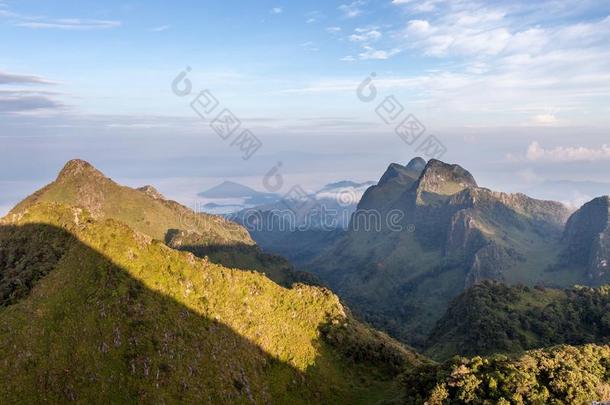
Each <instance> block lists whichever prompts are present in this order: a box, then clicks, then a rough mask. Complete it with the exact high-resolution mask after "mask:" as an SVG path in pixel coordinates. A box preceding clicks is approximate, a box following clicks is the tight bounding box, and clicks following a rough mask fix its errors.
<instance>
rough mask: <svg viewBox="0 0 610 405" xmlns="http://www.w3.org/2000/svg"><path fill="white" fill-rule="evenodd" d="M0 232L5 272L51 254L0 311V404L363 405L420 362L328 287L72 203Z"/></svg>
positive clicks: (44, 208) (40, 209)
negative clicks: (294, 280)
mask: <svg viewBox="0 0 610 405" xmlns="http://www.w3.org/2000/svg"><path fill="white" fill-rule="evenodd" d="M2 229H3V232H2V233H1V235H2V239H0V251H1V252H3V253H2V254H3V255H4V257H11V261H10V262H11V263H13V264H18V263H20V262H22V261H24V260H25V261H26V262H28V263H33V262H34V261H35V260H36V256H37V255H38V252H37V251H33V250H31V249H28V246H29V245H28V243H29V242H30V241H32V240H36V238H38V235H41V234H44V235H45V240H47V241H49V244H50V245H55V246H56V247H59V248H58V250H59V251H60V257H58V259H57V261H56V263H55V265H54V266H53V268H52V269H51V270H50V271H46V272H45V273H44V274H42V275H41V277H38V278H35V279H32V280H34V281H33V282H32V283H31V285H30V289H29V290H27V291H25V292H24V291H22V292H21V295H20V296H19V298H18V299H17V298H16V299H15V300H14V301H12V302H10V305H8V306H5V307H3V308H0V358H1V359H2V360H1V361H0V374H1V375H3V377H4V378H3V379H2V381H1V382H0V398H10V399H11V401H12V402H18V403H32V402H43V401H47V402H53V403H57V402H64V401H67V400H76V401H79V402H94V403H100V402H108V401H112V402H122V403H127V402H128V403H131V402H136V401H139V402H144V403H151V402H155V403H158V402H175V401H186V402H204V403H242V402H243V403H246V402H255V403H269V402H271V403H286V402H290V403H312V402H320V401H322V402H326V403H329V402H335V403H336V402H349V403H357V402H358V401H363V402H369V401H372V400H379V399H388V396H390V397H392V396H394V395H395V391H394V390H393V389H392V387H396V385H395V384H394V383H393V380H392V378H393V376H394V375H396V373H397V372H399V371H401V370H403V369H405V368H406V367H409V366H410V365H411V364H420V363H421V362H422V360H421V358H420V357H419V356H417V355H415V354H413V353H412V352H409V351H408V350H407V349H405V348H403V347H401V346H400V345H398V344H396V343H395V342H394V341H392V340H391V339H389V338H387V337H385V336H384V335H382V334H379V333H378V332H374V331H371V330H370V329H369V328H367V327H365V326H364V325H361V324H359V323H357V322H356V321H354V320H353V319H352V318H351V317H350V316H349V313H347V312H346V310H345V309H344V308H343V306H342V305H341V303H340V302H339V300H338V298H337V297H336V296H334V295H333V294H331V293H330V292H329V291H327V290H324V289H320V288H316V287H310V286H304V285H300V286H295V288H292V289H286V288H283V287H281V286H279V285H277V284H275V283H273V282H272V281H270V280H269V279H267V278H266V277H264V276H262V275H260V274H258V273H255V272H244V271H238V270H234V269H227V268H224V267H222V266H219V265H216V264H213V263H210V262H208V261H205V260H201V259H197V258H195V257H194V256H193V255H191V254H189V253H185V252H178V251H175V250H172V249H170V248H167V247H166V246H165V245H164V244H162V243H161V242H159V241H155V240H153V239H151V238H150V237H148V236H147V235H144V234H141V233H136V232H134V231H132V230H131V229H130V228H129V227H127V226H126V225H124V224H122V223H120V222H117V221H115V220H96V219H94V218H93V217H92V216H91V215H90V214H89V213H88V212H87V211H85V210H82V209H79V208H71V207H67V206H63V205H60V204H37V205H34V206H32V207H30V208H29V209H27V210H25V211H22V212H21V213H20V214H19V215H16V216H9V217H7V219H5V220H4V222H3V223H2ZM16 234H19V238H20V239H19V240H20V241H22V243H24V245H23V249H15V248H14V245H13V244H11V240H12V237H14V236H15V235H16ZM12 280H13V281H14V280H16V278H15V274H13V276H12ZM388 365H390V367H388Z"/></svg>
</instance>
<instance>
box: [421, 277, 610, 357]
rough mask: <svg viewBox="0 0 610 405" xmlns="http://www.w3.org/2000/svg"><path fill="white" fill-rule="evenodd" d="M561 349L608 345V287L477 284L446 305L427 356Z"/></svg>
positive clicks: (609, 303) (609, 312)
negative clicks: (556, 287)
mask: <svg viewBox="0 0 610 405" xmlns="http://www.w3.org/2000/svg"><path fill="white" fill-rule="evenodd" d="M564 343H565V344H571V345H582V344H585V343H604V344H605V343H610V286H603V287H600V288H588V287H575V288H572V289H567V290H557V289H549V288H542V287H535V288H531V287H526V286H506V285H504V284H501V283H495V282H484V283H481V284H479V285H476V286H474V287H472V288H471V289H469V290H467V291H466V292H464V293H463V294H462V295H460V296H459V297H458V298H456V299H455V300H454V301H453V302H452V303H451V304H450V305H449V309H448V310H447V313H446V314H445V315H444V316H443V317H442V318H441V319H440V320H439V322H438V323H437V325H436V327H435V328H434V329H433V331H432V333H431V334H430V337H429V338H428V342H427V344H426V346H427V350H426V352H425V353H426V354H427V355H429V356H431V357H432V358H435V359H447V358H449V357H451V356H453V355H455V354H459V355H465V356H472V355H489V354H492V353H519V352H522V351H524V350H527V349H534V348H541V347H548V346H554V345H557V344H564Z"/></svg>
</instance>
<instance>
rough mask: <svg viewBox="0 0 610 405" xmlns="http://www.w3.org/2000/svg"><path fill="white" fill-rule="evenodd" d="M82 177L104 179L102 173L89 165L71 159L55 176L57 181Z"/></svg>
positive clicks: (82, 161)
mask: <svg viewBox="0 0 610 405" xmlns="http://www.w3.org/2000/svg"><path fill="white" fill-rule="evenodd" d="M84 176H86V177H97V178H100V177H101V178H104V177H105V176H104V175H103V174H102V172H100V171H99V170H97V169H96V168H95V167H93V165H92V164H91V163H89V162H86V161H84V160H81V159H72V160H69V161H68V163H66V164H65V165H64V167H63V169H61V171H60V172H59V175H58V176H57V180H65V179H73V178H78V177H84Z"/></svg>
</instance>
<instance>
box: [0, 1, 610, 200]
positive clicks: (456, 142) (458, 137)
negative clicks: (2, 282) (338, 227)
mask: <svg viewBox="0 0 610 405" xmlns="http://www.w3.org/2000/svg"><path fill="white" fill-rule="evenodd" d="M187 66H189V67H191V68H192V70H191V73H190V74H189V79H190V80H191V81H192V83H193V86H194V88H195V91H199V90H202V89H209V90H210V91H211V92H212V93H213V94H214V96H215V97H216V98H217V99H218V100H220V101H221V103H222V104H223V106H225V107H228V108H230V109H231V110H232V111H233V112H234V113H235V114H236V115H237V116H238V117H239V118H240V120H242V122H243V124H244V126H247V127H248V128H249V129H251V130H252V131H253V132H254V133H255V134H256V135H257V136H258V137H259V138H260V139H261V140H262V142H263V144H264V147H263V148H261V150H260V153H258V154H257V156H255V157H254V158H253V159H252V160H250V161H248V162H244V161H243V160H242V159H241V158H240V156H239V154H236V152H235V150H234V148H231V147H229V145H228V144H227V142H225V141H223V140H222V139H220V138H219V137H218V136H216V135H215V134H214V133H213V132H212V131H211V130H210V128H209V126H207V125H206V123H203V122H201V120H200V119H199V118H198V117H196V116H195V115H194V114H193V111H192V110H191V109H190V108H189V103H188V101H187V100H185V99H184V98H181V97H177V96H175V95H174V94H173V93H172V91H171V83H172V80H173V79H174V78H175V77H176V75H178V74H179V72H181V71H182V70H184V69H185V67H187ZM371 72H375V73H376V77H375V80H374V84H375V86H376V88H377V89H378V91H379V94H380V96H379V100H377V101H376V102H375V103H364V102H362V101H360V100H359V99H358V98H357V97H356V88H357V87H358V85H359V84H360V83H361V82H362V80H363V79H365V78H366V77H367V76H368V75H369V74H370V73H371ZM390 95H393V96H395V97H396V99H397V100H399V101H400V103H401V104H402V105H403V106H404V108H405V111H408V112H409V113H412V114H414V115H415V116H416V117H417V118H418V119H419V120H420V121H421V122H422V123H423V124H424V125H425V127H426V129H427V131H428V132H429V133H433V134H434V135H436V136H437V137H438V138H439V139H441V140H442V141H443V143H444V144H445V146H446V147H447V154H446V155H445V156H444V160H448V161H451V162H457V163H460V164H462V165H464V166H465V167H467V168H469V169H471V170H472V171H473V172H474V174H475V176H476V177H477V178H478V179H480V182H481V183H483V185H486V186H489V187H491V188H499V189H508V190H515V191H517V190H520V191H529V190H530V189H534V188H535V186H536V185H537V184H540V183H541V182H545V181H551V180H559V179H568V180H573V181H585V180H595V181H598V182H604V181H608V182H610V179H607V175H606V173H608V169H610V148H608V147H607V146H605V144H608V143H610V141H608V139H609V138H608V129H609V128H610V118H609V117H610V101H609V100H610V97H609V96H610V3H608V2H599V1H588V0H584V1H574V0H543V1H540V2H530V1H515V2H510V3H509V2H501V1H475V0H454V1H450V0H424V1H416V0H378V1H365V0H360V1H353V2H351V1H308V2H295V1H291V2H289V1H245V0H244V1H183V2H180V3H179V5H176V4H175V3H170V2H163V1H146V2H144V1H142V2H125V1H106V2H103V3H100V2H93V1H61V0H60V1H53V2H41V1H27V0H26V1H8V0H0V142H1V143H0V169H1V170H0V206H3V207H4V210H6V207H8V206H10V205H11V204H13V203H14V202H16V201H18V200H19V199H20V198H21V197H23V196H25V194H27V193H28V192H30V191H32V190H33V189H35V188H36V187H39V186H40V185H42V184H44V182H46V181H48V180H50V179H52V177H53V176H54V175H55V173H56V171H57V170H58V169H59V168H60V167H61V164H62V163H63V162H64V161H65V160H67V159H69V158H72V157H82V158H86V159H88V160H91V161H92V162H93V163H94V164H96V165H97V166H99V167H100V168H101V169H103V170H104V171H105V172H108V173H109V174H110V175H112V176H113V177H117V178H119V179H121V180H122V181H125V182H128V183H133V184H134V185H135V184H137V183H139V182H144V181H146V182H154V183H156V184H161V187H160V188H162V191H164V192H165V193H166V194H169V195H170V196H172V197H175V198H178V199H180V200H181V201H184V202H186V203H189V202H190V201H191V200H190V198H191V197H192V195H194V194H196V192H198V191H201V190H199V189H198V188H202V187H207V186H209V185H213V184H214V183H217V182H220V181H221V180H223V179H225V178H231V179H234V180H240V181H243V182H245V183H248V184H250V185H252V186H254V187H257V188H260V178H261V176H263V175H264V173H266V172H267V171H268V168H269V165H270V163H276V162H279V161H281V162H282V163H283V170H285V175H286V176H287V179H289V180H287V181H288V182H289V183H299V184H301V183H302V184H303V185H304V186H306V187H309V188H316V187H319V186H321V185H322V184H324V182H327V181H332V180H340V179H343V178H350V179H354V180H363V181H364V180H374V179H376V178H378V177H379V176H380V175H381V173H382V172H383V170H384V168H385V167H386V166H387V164H388V163H389V162H390V161H399V162H404V161H407V160H408V159H409V158H410V157H411V156H412V155H413V154H414V153H415V151H414V149H413V147H412V146H410V145H406V144H405V143H404V142H402V141H401V139H399V138H398V137H397V136H396V135H395V134H394V131H393V128H392V127H389V126H388V125H386V124H385V123H384V122H382V121H381V120H380V118H379V117H378V116H377V115H376V114H375V107H376V105H377V104H378V103H379V101H381V100H383V98H384V97H386V96H390ZM608 193H610V189H609V190H608ZM588 197H593V196H589V195H577V194H575V193H574V192H572V193H571V194H570V195H569V196H567V197H566V198H565V200H566V201H568V200H569V201H572V200H579V199H580V200H583V199H586V198H588Z"/></svg>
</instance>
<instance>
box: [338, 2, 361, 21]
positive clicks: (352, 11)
mask: <svg viewBox="0 0 610 405" xmlns="http://www.w3.org/2000/svg"><path fill="white" fill-rule="evenodd" d="M364 3H365V2H364V1H363V0H356V1H354V2H351V3H349V4H341V5H340V6H339V7H338V9H339V11H341V12H342V13H343V16H344V17H346V18H355V17H358V16H359V15H361V14H362V12H363V11H362V8H361V7H362V6H363V5H364Z"/></svg>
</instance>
